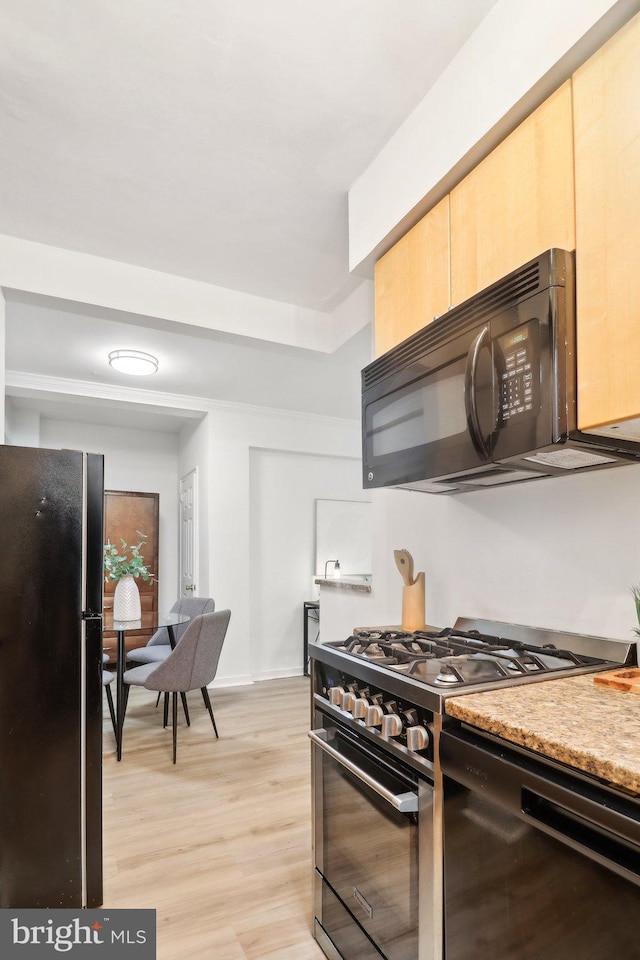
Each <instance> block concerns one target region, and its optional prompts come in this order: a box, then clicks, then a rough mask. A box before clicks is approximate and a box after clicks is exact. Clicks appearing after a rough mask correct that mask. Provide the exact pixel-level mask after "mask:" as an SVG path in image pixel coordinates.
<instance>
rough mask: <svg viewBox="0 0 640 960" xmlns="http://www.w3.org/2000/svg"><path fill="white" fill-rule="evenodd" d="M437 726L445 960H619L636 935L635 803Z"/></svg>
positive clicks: (639, 913) (634, 951) (639, 821)
mask: <svg viewBox="0 0 640 960" xmlns="http://www.w3.org/2000/svg"><path fill="white" fill-rule="evenodd" d="M483 740H484V738H482V737H477V736H476V735H475V734H473V733H471V732H469V731H465V730H461V731H459V732H455V733H451V732H449V733H447V732H444V733H443V734H442V736H441V739H440V756H441V762H442V769H443V773H444V774H445V777H444V791H445V793H444V862H445V876H444V897H445V943H446V951H445V955H446V958H447V960H469V958H471V957H472V958H473V960H577V958H580V960H621V958H623V957H634V956H637V955H638V944H639V943H640V808H639V806H638V804H637V802H635V801H633V800H628V799H626V798H625V797H622V796H620V795H618V794H617V793H615V792H614V791H612V790H608V789H607V788H606V787H601V786H600V785H599V784H597V783H593V782H591V781H588V780H587V779H586V778H582V777H579V776H577V775H574V774H572V773H571V772H565V770H563V769H562V768H559V767H555V766H552V765H547V764H545V763H544V762H538V761H537V760H536V759H535V758H533V759H529V757H525V756H523V755H520V754H518V753H516V751H512V750H510V749H509V748H508V747H507V748H502V746H501V745H497V744H495V743H492V742H491V741H484V742H483Z"/></svg>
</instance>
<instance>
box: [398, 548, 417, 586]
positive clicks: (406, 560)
mask: <svg viewBox="0 0 640 960" xmlns="http://www.w3.org/2000/svg"><path fill="white" fill-rule="evenodd" d="M393 556H394V557H395V561H396V566H397V568H398V570H399V571H400V576H401V577H402V579H403V580H404V582H405V585H406V586H407V587H410V586H411V584H412V583H414V582H415V581H414V579H413V557H412V556H411V554H410V553H409V551H408V550H394V551H393Z"/></svg>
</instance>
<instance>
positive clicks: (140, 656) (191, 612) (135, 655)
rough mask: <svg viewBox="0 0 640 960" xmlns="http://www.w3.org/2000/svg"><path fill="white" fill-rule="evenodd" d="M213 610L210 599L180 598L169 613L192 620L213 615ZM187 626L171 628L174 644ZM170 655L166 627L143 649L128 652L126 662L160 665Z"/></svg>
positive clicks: (212, 602) (157, 631)
mask: <svg viewBox="0 0 640 960" xmlns="http://www.w3.org/2000/svg"><path fill="white" fill-rule="evenodd" d="M215 609H216V605H215V601H214V600H213V599H212V598H211V597H180V598H179V599H178V600H176V602H175V603H174V605H173V606H172V607H171V612H172V613H179V614H182V615H183V616H187V617H190V618H191V620H193V618H194V617H199V616H201V615H202V614H203V613H213V612H214V610H215ZM188 626H189V623H188V622H187V623H179V624H177V625H176V626H175V627H174V628H173V635H174V637H175V639H176V644H177V643H178V641H179V640H180V638H181V637H182V635H183V633H184V632H185V630H186V629H187V627H188ZM170 653H171V644H170V642H169V633H168V631H167V628H166V627H160V629H159V630H156V632H155V633H154V634H153V636H152V637H150V638H149V640H148V641H147V643H146V644H145V646H144V647H135V648H134V649H133V650H129V652H128V653H127V660H131V662H132V663H160V662H161V661H162V660H166V658H167V657H168V656H169V654H170Z"/></svg>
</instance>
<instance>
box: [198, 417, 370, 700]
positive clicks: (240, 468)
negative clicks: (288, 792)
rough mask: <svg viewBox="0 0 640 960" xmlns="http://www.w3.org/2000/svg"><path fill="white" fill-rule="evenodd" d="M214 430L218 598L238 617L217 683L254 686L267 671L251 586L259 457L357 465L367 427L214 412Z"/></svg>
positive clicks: (212, 517)
mask: <svg viewBox="0 0 640 960" xmlns="http://www.w3.org/2000/svg"><path fill="white" fill-rule="evenodd" d="M207 428H208V431H209V444H210V458H211V459H210V463H211V468H210V471H209V485H208V497H209V543H210V568H209V570H210V576H209V583H210V594H211V596H212V597H213V598H214V599H215V601H216V608H217V609H223V608H226V607H228V608H229V609H230V610H231V624H230V627H229V633H228V637H227V641H226V643H225V648H224V649H223V651H222V657H221V660H220V667H219V669H218V677H217V678H216V683H247V682H251V681H252V680H253V679H254V676H255V674H256V672H257V671H259V669H260V667H259V665H257V664H255V663H254V662H253V660H252V656H253V652H254V650H255V645H254V644H253V642H252V637H251V627H252V621H251V592H250V583H249V568H250V564H251V551H252V542H251V517H250V508H251V458H252V455H253V454H252V451H254V450H257V449H262V450H265V449H266V450H279V451H288V452H296V453H304V454H307V455H320V456H330V457H338V458H345V457H346V458H352V459H353V458H357V457H359V455H360V442H361V441H360V424H359V423H358V422H357V421H348V420H336V419H333V420H332V419H330V418H324V417H313V416H306V415H302V414H288V413H283V412H279V411H268V410H267V409H265V410H263V411H260V410H259V409H258V408H253V409H252V408H245V409H243V408H242V407H237V408H231V407H229V408H226V409H225V408H219V409H214V410H212V411H210V412H209V415H208V418H207ZM292 486H293V485H292ZM341 496H342V494H341ZM310 586H311V584H309V587H310ZM300 631H302V617H301V618H300ZM285 666H290V664H285Z"/></svg>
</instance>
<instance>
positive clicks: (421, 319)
mask: <svg viewBox="0 0 640 960" xmlns="http://www.w3.org/2000/svg"><path fill="white" fill-rule="evenodd" d="M448 307H449V198H448V197H445V198H444V200H441V201H440V203H439V204H437V205H436V206H435V207H434V208H433V210H430V211H429V213H428V214H427V215H426V216H425V217H423V218H422V220H420V221H419V223H417V224H416V225H415V227H413V228H412V229H411V230H409V232H408V233H406V234H405V235H404V237H402V239H401V240H398V242H397V243H396V244H395V245H394V246H393V247H392V248H391V249H390V250H389V251H388V252H387V253H385V255H384V256H383V257H381V258H380V260H378V262H377V263H376V266H375V352H376V356H377V357H379V356H380V355H381V354H383V353H386V351H387V350H389V349H391V347H395V346H396V344H398V343H401V342H402V340H405V339H406V338H407V337H408V336H410V335H411V334H412V333H415V332H416V331H417V330H421V329H422V327H424V326H426V324H427V323H430V322H431V321H432V320H433V318H434V316H439V315H440V314H441V313H444V312H445V311H446V310H447V309H448Z"/></svg>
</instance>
